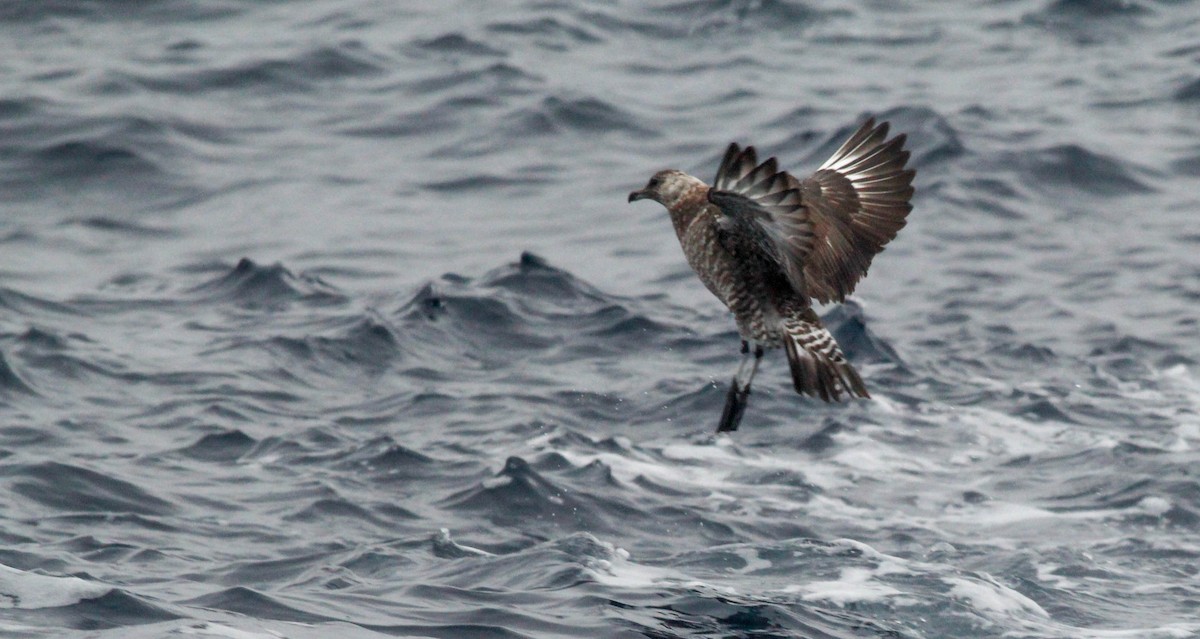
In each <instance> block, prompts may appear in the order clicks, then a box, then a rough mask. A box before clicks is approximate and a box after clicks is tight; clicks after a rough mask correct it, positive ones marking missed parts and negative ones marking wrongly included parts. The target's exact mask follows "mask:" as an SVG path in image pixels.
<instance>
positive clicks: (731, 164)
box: [708, 144, 813, 291]
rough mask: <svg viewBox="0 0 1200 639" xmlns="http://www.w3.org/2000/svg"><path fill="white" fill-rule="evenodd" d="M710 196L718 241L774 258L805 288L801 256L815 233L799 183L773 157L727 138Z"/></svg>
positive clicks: (750, 256) (796, 284)
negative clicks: (716, 216)
mask: <svg viewBox="0 0 1200 639" xmlns="http://www.w3.org/2000/svg"><path fill="white" fill-rule="evenodd" d="M708 200H709V201H710V202H712V203H713V204H715V205H717V207H718V208H720V209H721V213H722V214H723V215H722V217H721V219H720V221H719V222H718V226H719V230H720V235H719V237H720V238H721V244H722V245H723V246H724V247H725V249H726V250H728V251H730V252H732V253H735V254H739V255H741V256H742V257H743V258H744V259H753V260H762V261H765V262H767V263H769V264H774V265H775V266H776V267H777V268H779V269H781V270H782V271H783V272H784V273H785V274H786V275H787V277H788V280H789V281H790V282H791V284H792V286H793V287H794V288H796V290H798V291H803V290H804V256H805V255H807V254H808V252H809V251H810V250H811V249H812V244H813V233H812V225H811V223H810V222H809V219H808V214H807V211H806V210H805V208H804V205H803V202H802V200H801V194H800V183H799V182H798V181H797V180H796V179H795V178H794V177H792V176H791V175H788V174H787V173H785V172H783V171H780V170H779V168H778V164H777V162H776V160H775V158H770V159H768V160H767V161H765V162H763V163H762V164H759V163H758V159H757V155H756V153H755V151H754V147H746V149H744V150H743V149H741V148H740V147H739V146H738V145H737V144H730V145H729V149H728V150H726V151H725V158H724V159H723V160H722V161H721V166H720V168H718V169H717V177H716V179H714V180H713V187H712V189H710V190H709V193H708Z"/></svg>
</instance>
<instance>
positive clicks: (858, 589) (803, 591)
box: [783, 567, 904, 606]
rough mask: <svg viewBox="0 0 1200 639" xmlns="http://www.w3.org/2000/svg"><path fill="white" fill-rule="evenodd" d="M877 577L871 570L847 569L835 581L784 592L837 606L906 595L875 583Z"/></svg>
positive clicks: (816, 583) (800, 585) (806, 599)
mask: <svg viewBox="0 0 1200 639" xmlns="http://www.w3.org/2000/svg"><path fill="white" fill-rule="evenodd" d="M875 577H876V572H875V571H874V570H872V569H870V568H858V567H855V568H845V569H843V570H842V571H841V574H840V576H839V577H838V578H837V579H835V580H831V581H814V582H811V583H807V584H796V585H792V586H787V587H786V588H784V589H783V591H784V592H787V593H797V594H799V595H800V598H801V599H804V600H805V601H827V602H829V603H832V604H834V605H837V606H845V605H846V604H849V603H861V602H871V601H881V600H883V599H886V598H888V597H895V596H898V595H902V594H904V593H903V592H901V591H899V590H897V589H896V588H895V587H893V586H890V585H888V584H885V583H881V582H878V581H875Z"/></svg>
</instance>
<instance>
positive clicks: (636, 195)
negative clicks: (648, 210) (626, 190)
mask: <svg viewBox="0 0 1200 639" xmlns="http://www.w3.org/2000/svg"><path fill="white" fill-rule="evenodd" d="M645 197H646V192H645V191H634V192H632V193H630V194H629V201H630V202H637V201H638V200H641V199H644V198H645Z"/></svg>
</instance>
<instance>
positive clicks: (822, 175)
mask: <svg viewBox="0 0 1200 639" xmlns="http://www.w3.org/2000/svg"><path fill="white" fill-rule="evenodd" d="M887 136H888V123H887V122H883V123H881V124H879V125H878V126H876V124H875V120H874V118H871V119H868V120H867V121H866V122H865V123H864V124H863V125H862V126H861V127H859V129H858V130H857V131H855V133H854V134H853V135H851V136H850V138H849V139H848V140H846V143H845V144H843V145H842V146H841V148H839V149H838V150H837V152H835V153H834V154H833V157H831V158H829V160H828V161H826V162H825V164H823V165H821V168H819V169H817V171H816V173H813V174H812V175H811V176H809V177H808V178H807V179H805V180H797V179H796V178H795V177H793V176H792V175H791V174H789V173H787V172H785V171H780V170H779V163H778V162H777V161H776V159H775V158H773V157H772V158H768V159H767V160H766V161H765V162H762V163H761V164H760V163H759V162H758V157H757V153H756V152H755V150H754V147H752V146H748V147H746V148H745V149H742V148H741V147H739V146H738V145H737V144H736V143H734V144H730V145H729V148H728V150H726V151H725V157H724V159H722V160H721V166H720V167H719V168H718V169H717V177H716V179H714V180H713V184H712V186H709V185H707V184H705V183H704V181H703V180H700V179H699V178H696V177H693V176H691V175H688V174H686V173H684V172H682V171H676V170H674V169H668V170H664V171H659V172H658V173H655V174H654V177H652V178H650V181H649V182H648V183H647V184H646V186H645V188H643V189H641V190H639V191H634V192H632V193H630V194H629V201H630V202H634V201H637V200H642V199H651V200H654V201H656V202H658V203H660V204H662V205H663V206H665V207H667V211H668V212H669V213H670V216H671V224H672V225H673V226H674V227H675V234H676V235H677V236H678V237H679V243H680V245H681V246H682V247H683V254H684V256H685V257H686V258H687V262H688V264H689V265H690V266H691V267H692V270H694V271H696V274H697V275H698V276H700V281H701V282H703V283H704V285H705V286H706V287H707V288H708V290H709V291H712V294H713V295H716V296H717V299H719V300H721V302H722V303H724V304H725V306H726V307H728V308H729V310H730V311H732V312H733V317H734V320H736V322H737V327H738V333H740V335H741V338H742V355H743V356H742V362H741V365H740V366H739V367H738V370H737V373H736V374H735V375H734V377H733V383H732V384H731V386H730V388H729V393H728V395H727V396H726V399H725V409H724V411H723V412H722V414H721V420H720V422H719V423H718V425H717V432H725V431H733V430H737V427H738V424H739V423H740V422H741V419H742V414H743V413H744V412H745V410H746V404H747V403H748V402H749V399H750V383H751V382H752V381H753V379H754V374H755V373H756V372H757V371H758V365H759V362H760V360H761V359H762V356H763V352H764V349H767V348H778V347H780V346H782V347H783V348H784V349H785V350H786V351H787V358H788V364H789V366H790V367H791V372H792V383H793V385H794V386H795V388H796V392H797V393H800V394H802V395H809V396H811V397H819V398H820V399H822V400H824V401H826V402H837V401H841V400H842V398H843V397H845V398H847V399H848V398H851V397H863V398H870V394H869V393H867V387H866V385H865V384H863V380H862V377H860V376H859V374H858V372H857V371H855V370H854V367H853V366H852V365H851V364H850V362H848V361H847V360H846V357H845V355H843V354H842V349H841V348H840V347H838V344H837V340H835V339H834V338H833V335H832V334H831V333H830V332H829V331H828V329H826V328H825V327H824V326H823V325H822V324H821V319H820V318H819V317H818V316H817V314H816V312H815V311H813V308H812V302H813V300H816V301H817V302H819V303H822V304H827V303H830V302H842V301H844V300H845V298H846V296H847V295H849V294H850V293H852V292H853V291H854V287H855V285H856V284H858V281H859V280H860V279H862V277H863V276H864V275H866V274H867V268H868V267H869V266H870V265H871V259H872V258H873V257H875V254H876V253H879V252H880V251H882V250H883V247H884V245H886V244H887V243H888V242H889V241H891V240H892V238H894V237H896V233H897V232H899V231H900V229H901V228H903V227H904V223H905V218H906V217H907V215H908V213H909V211H911V210H912V205H911V204H910V203H909V200H911V199H912V195H913V187H912V180H913V175H914V174H915V171H913V170H912V169H906V168H904V165H905V163H906V162H908V156H909V153H908V151H906V150H904V141H905V136H904V135H898V136H896V137H894V138H892V139H890V140H889V139H887ZM751 353H753V360H751Z"/></svg>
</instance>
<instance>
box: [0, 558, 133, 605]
mask: <svg viewBox="0 0 1200 639" xmlns="http://www.w3.org/2000/svg"><path fill="white" fill-rule="evenodd" d="M110 590H112V587H111V586H106V585H104V584H99V583H96V582H93V581H85V580H83V579H80V578H78V577H53V576H50V575H39V574H37V573H32V572H26V571H24V570H17V569H16V568H11V567H9V566H5V565H3V564H0V608H20V609H23V610H28V609H33V608H58V607H61V606H70V605H72V604H76V603H79V602H80V601H83V600H84V599H95V598H97V597H101V596H104V595H105V594H107V593H108V592H109V591H110Z"/></svg>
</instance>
